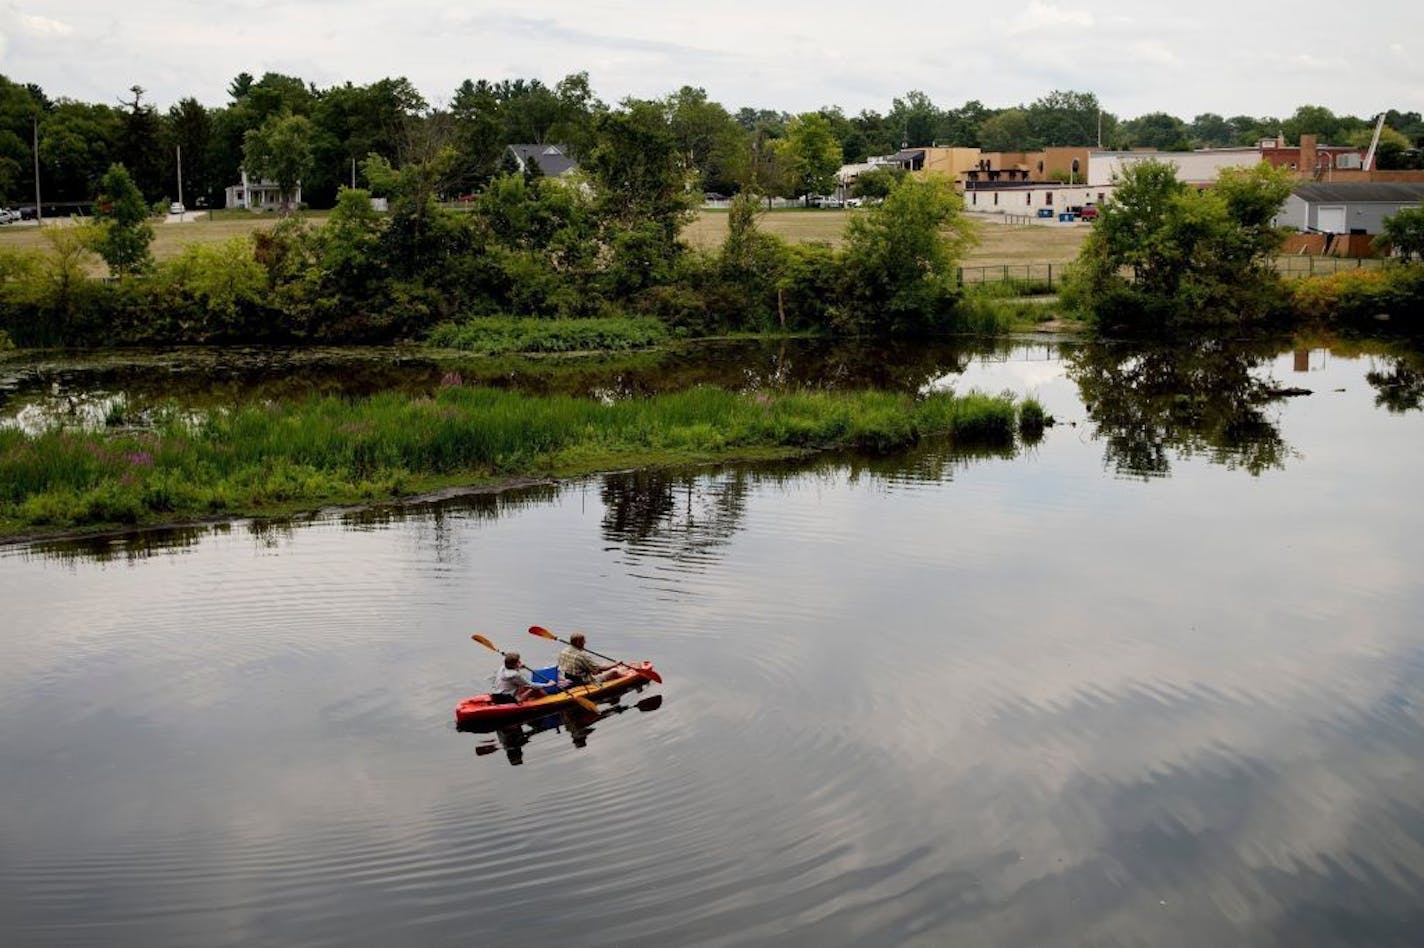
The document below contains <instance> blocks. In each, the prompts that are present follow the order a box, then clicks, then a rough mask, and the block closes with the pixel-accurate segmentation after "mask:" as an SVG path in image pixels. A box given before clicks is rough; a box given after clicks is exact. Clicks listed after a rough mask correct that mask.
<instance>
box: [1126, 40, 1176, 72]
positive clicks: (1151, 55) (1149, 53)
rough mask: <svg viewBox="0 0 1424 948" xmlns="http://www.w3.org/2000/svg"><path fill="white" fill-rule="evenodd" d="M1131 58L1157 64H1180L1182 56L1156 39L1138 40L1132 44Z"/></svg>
mask: <svg viewBox="0 0 1424 948" xmlns="http://www.w3.org/2000/svg"><path fill="white" fill-rule="evenodd" d="M1132 58H1133V59H1135V60H1137V61H1138V62H1144V63H1153V64H1155V65H1158V66H1180V65H1181V64H1182V57H1180V56H1178V55H1177V54H1176V53H1174V52H1173V51H1172V50H1171V49H1170V48H1168V47H1167V45H1166V44H1165V43H1161V42H1158V41H1156V40H1139V41H1138V42H1136V43H1133V44H1132Z"/></svg>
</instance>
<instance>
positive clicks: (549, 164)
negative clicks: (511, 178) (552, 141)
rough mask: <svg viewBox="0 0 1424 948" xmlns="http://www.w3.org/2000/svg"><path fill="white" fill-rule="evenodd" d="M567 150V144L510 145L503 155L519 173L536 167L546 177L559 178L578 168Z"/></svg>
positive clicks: (524, 172) (530, 170) (527, 171)
mask: <svg viewBox="0 0 1424 948" xmlns="http://www.w3.org/2000/svg"><path fill="white" fill-rule="evenodd" d="M568 152H569V149H568V146H567V145H510V146H508V147H507V148H505V150H504V157H505V161H506V162H512V163H513V164H514V165H515V166H516V167H517V168H518V169H519V173H520V174H529V173H531V172H532V171H533V170H534V168H536V167H537V168H538V169H539V172H540V173H541V174H543V175H544V176H545V177H546V178H560V177H563V176H564V175H566V174H568V173H569V172H571V171H574V170H576V169H577V168H578V162H577V161H574V160H573V159H572V158H570V157H569V153H568Z"/></svg>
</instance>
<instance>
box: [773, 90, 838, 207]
mask: <svg viewBox="0 0 1424 948" xmlns="http://www.w3.org/2000/svg"><path fill="white" fill-rule="evenodd" d="M778 144H779V146H780V148H781V151H782V155H783V161H784V162H785V164H786V168H787V178H786V183H787V185H788V186H789V193H787V194H786V196H787V197H797V196H800V195H806V196H807V200H809V199H810V195H812V194H829V193H830V192H831V191H832V190H833V189H834V188H835V186H836V172H837V171H839V170H840V167H841V146H840V142H838V141H836V136H835V134H834V133H833V132H832V131H831V123H830V120H828V119H827V118H826V117H825V116H824V115H821V114H820V113H817V112H806V113H805V114H803V115H798V116H796V117H795V118H793V119H792V120H791V121H790V122H789V123H787V126H786V137H785V138H784V139H782V140H781V141H780V142H779V143H778Z"/></svg>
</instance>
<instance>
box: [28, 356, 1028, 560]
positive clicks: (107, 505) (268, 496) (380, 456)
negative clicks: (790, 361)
mask: <svg viewBox="0 0 1424 948" xmlns="http://www.w3.org/2000/svg"><path fill="white" fill-rule="evenodd" d="M1019 415H1020V412H1019V411H1018V409H1016V407H1015V405H1014V403H1013V400H1012V398H1010V397H1008V396H988V395H982V394H979V393H973V392H971V393H968V394H965V395H954V394H951V393H935V394H931V395H928V396H924V397H919V398H917V397H915V396H912V395H908V394H903V393H893V392H883V391H857V392H825V391H814V392H813V391H798V392H792V393H772V392H754V393H735V392H729V391H726V390H724V389H718V388H710V387H696V388H692V389H688V390H686V391H680V392H676V393H671V394H665V395H659V396H656V397H652V398H632V399H622V400H613V401H607V402H605V401H600V400H596V399H588V398H575V397H571V396H563V395H548V396H529V395H523V394H519V393H514V392H507V391H501V390H496V389H491V388H482V387H475V386H466V385H457V384H452V385H446V386H443V387H441V388H439V389H438V390H437V391H436V392H435V394H434V395H433V396H431V397H418V398H415V397H411V396H408V395H403V394H400V393H396V392H386V393H382V394H378V395H374V396H371V397H369V398H362V399H342V398H335V397H312V398H309V399H307V400H305V401H301V402H295V403H286V404H257V405H247V406H242V407H237V408H234V409H232V410H228V411H214V412H210V413H207V414H204V415H201V416H197V417H194V416H191V415H185V414H182V413H179V412H177V411H168V412H159V413H156V415H155V425H156V427H155V428H154V429H153V430H151V431H143V432H134V431H131V430H126V429H108V430H102V429H98V430H92V431H75V430H60V429H51V430H47V431H44V432H42V433H39V434H26V433H25V432H22V431H19V430H14V429H6V430H0V533H9V534H15V533H19V532H21V531H23V530H28V529H33V528H36V527H41V528H49V529H66V528H73V527H76V526H87V525H98V524H132V523H140V522H151V521H161V520H175V519H181V518H192V517H202V516H210V515H214V514H219V515H237V514H264V513H266V514H275V513H283V512H290V511H292V510H298V509H311V508H314V507H318V506H321V505H323V504H328V503H350V502H360V501H373V500H381V499H392V498H398V497H401V496H406V495H409V494H411V493H416V492H420V491H425V490H431V489H435V488H439V487H445V486H451V485H455V484H465V485H468V484H476V483H487V482H499V481H502V480H507V479H509V478H513V477H525V476H536V477H551V476H569V475H577V474H585V473H590V472H593V471H598V470H608V469H612V468H617V467H625V466H633V465H638V464H672V463H697V462H705V461H711V460H731V459H736V458H764V457H777V456H790V455H795V454H800V453H804V452H806V451H808V450H815V449H820V448H829V447H855V448H859V449H862V450H867V451H872V452H888V451H893V450H896V449H899V448H903V447H906V446H909V445H911V444H914V443H916V442H917V441H919V440H920V439H921V438H923V437H927V436H933V435H946V436H949V437H950V438H952V439H953V440H954V442H955V443H956V444H960V443H962V444H964V445H965V446H1000V447H1002V446H1009V447H1012V445H1013V444H1014V432H1015V430H1016V427H1018V426H1019V425H1020V424H1021V422H1020V419H1019Z"/></svg>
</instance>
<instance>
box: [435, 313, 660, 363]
mask: <svg viewBox="0 0 1424 948" xmlns="http://www.w3.org/2000/svg"><path fill="white" fill-rule="evenodd" d="M667 339H668V331H667V327H666V326H665V325H664V324H663V323H661V322H660V321H658V320H656V319H651V318H648V317H642V318H634V317H622V316H613V317H604V318H597V319H529V318H517V317H503V316H500V317H496V316H485V317H478V318H475V319H470V320H467V321H465V322H462V323H443V324H441V325H439V326H436V327H435V328H434V329H433V330H431V332H430V337H429V342H430V344H431V345H433V346H440V347H442V348H447V349H461V350H464V351H466V352H476V353H479V354H481V355H506V354H508V353H513V352H626V351H628V350H630V349H646V348H648V347H650V346H655V345H657V344H658V343H661V342H666V341H667Z"/></svg>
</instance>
